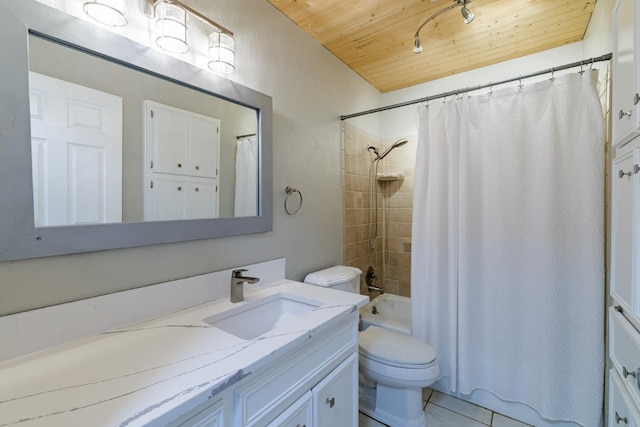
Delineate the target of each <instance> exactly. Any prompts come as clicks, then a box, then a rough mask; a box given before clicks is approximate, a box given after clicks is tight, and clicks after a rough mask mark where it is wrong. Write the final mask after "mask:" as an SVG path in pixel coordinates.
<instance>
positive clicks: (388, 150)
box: [374, 138, 408, 160]
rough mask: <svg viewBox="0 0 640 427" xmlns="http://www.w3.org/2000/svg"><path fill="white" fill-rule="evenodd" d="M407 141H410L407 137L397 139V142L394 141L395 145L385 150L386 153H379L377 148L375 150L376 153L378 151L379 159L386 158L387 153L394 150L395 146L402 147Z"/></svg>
mask: <svg viewBox="0 0 640 427" xmlns="http://www.w3.org/2000/svg"><path fill="white" fill-rule="evenodd" d="M407 142H408V141H407V139H406V138H402V139H399V140H397V141H396V142H394V143H393V145H392V146H391V147H389V148H387V149H386V150H384V153H382V154H380V155H378V151H377V150H376V151H374V153H376V156H378V160H382V159H384V157H385V156H386V155H387V154H389V153H390V152H391V150H393V149H394V148H396V147H401V146H403V145H404V144H406V143H407Z"/></svg>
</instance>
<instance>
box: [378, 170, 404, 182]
mask: <svg viewBox="0 0 640 427" xmlns="http://www.w3.org/2000/svg"><path fill="white" fill-rule="evenodd" d="M402 178H403V175H402V174H401V173H397V172H393V173H379V174H378V181H398V180H400V179H402Z"/></svg>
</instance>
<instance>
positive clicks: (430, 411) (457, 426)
mask: <svg viewBox="0 0 640 427" xmlns="http://www.w3.org/2000/svg"><path fill="white" fill-rule="evenodd" d="M425 414H426V416H427V425H428V426H429V427H487V424H482V423H480V422H478V421H475V420H472V419H471V418H468V417H465V416H464V415H460V414H458V413H456V412H453V411H450V410H448V409H446V408H443V407H442V406H438V405H435V404H433V403H429V404H428V405H427V409H426V410H425Z"/></svg>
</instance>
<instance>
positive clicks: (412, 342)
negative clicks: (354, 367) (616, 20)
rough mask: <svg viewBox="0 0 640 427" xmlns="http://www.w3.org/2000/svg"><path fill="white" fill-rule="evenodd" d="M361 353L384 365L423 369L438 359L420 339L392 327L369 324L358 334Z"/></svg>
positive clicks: (433, 351)
mask: <svg viewBox="0 0 640 427" xmlns="http://www.w3.org/2000/svg"><path fill="white" fill-rule="evenodd" d="M358 345H359V348H360V354H361V355H362V356H364V357H366V358H368V359H370V360H374V361H376V362H378V363H382V364H384V365H389V366H393V367H397V368H405V369H423V368H427V367H429V366H431V365H432V364H433V363H434V362H435V360H436V352H435V350H434V349H433V348H431V346H429V345H428V344H426V343H424V342H422V341H420V340H419V339H417V338H415V337H412V336H411V335H406V334H403V333H400V332H396V331H392V330H390V329H384V328H380V327H378V326H369V327H368V328H367V329H365V330H364V331H362V332H360V335H359V336H358Z"/></svg>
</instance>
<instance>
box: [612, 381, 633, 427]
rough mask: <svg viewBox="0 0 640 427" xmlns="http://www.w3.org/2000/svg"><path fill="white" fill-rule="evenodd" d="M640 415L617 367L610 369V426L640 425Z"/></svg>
mask: <svg viewBox="0 0 640 427" xmlns="http://www.w3.org/2000/svg"><path fill="white" fill-rule="evenodd" d="M638 419H639V415H638V412H637V408H636V407H635V405H634V403H633V401H632V400H631V397H630V396H629V393H627V391H626V389H625V386H624V384H623V383H622V380H621V379H620V377H619V376H618V374H617V372H616V371H615V369H611V370H610V371H609V422H608V424H607V425H609V426H616V425H620V426H625V427H626V426H629V427H638V426H639V424H638V423H639V421H638Z"/></svg>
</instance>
